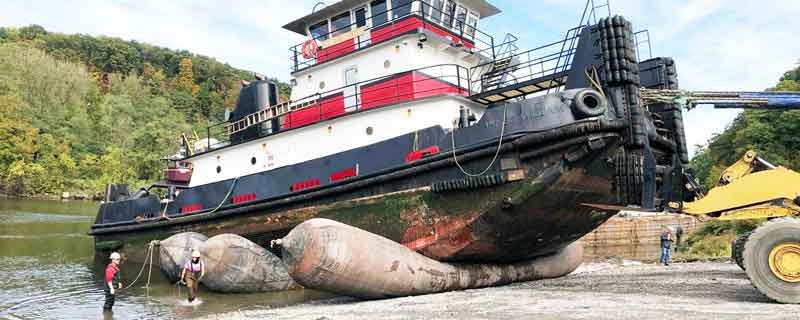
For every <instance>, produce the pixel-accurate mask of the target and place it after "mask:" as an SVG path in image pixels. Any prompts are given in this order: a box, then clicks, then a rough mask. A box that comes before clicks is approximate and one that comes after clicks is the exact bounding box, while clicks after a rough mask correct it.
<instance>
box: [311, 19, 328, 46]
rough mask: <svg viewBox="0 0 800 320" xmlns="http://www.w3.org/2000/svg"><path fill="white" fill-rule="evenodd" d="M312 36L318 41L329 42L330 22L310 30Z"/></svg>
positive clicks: (321, 23) (314, 26)
mask: <svg viewBox="0 0 800 320" xmlns="http://www.w3.org/2000/svg"><path fill="white" fill-rule="evenodd" d="M308 29H309V30H310V31H311V36H312V37H314V39H317V40H320V41H321V40H328V20H325V21H322V22H320V23H317V24H315V25H312V26H311V27H310V28H308Z"/></svg>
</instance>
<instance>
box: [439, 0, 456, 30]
mask: <svg viewBox="0 0 800 320" xmlns="http://www.w3.org/2000/svg"><path fill="white" fill-rule="evenodd" d="M455 14H456V3H455V2H453V1H447V4H446V5H445V6H444V16H442V22H443V23H444V24H445V25H446V26H447V27H448V28H452V27H453V20H454V18H455Z"/></svg>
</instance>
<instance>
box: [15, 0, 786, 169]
mask: <svg viewBox="0 0 800 320" xmlns="http://www.w3.org/2000/svg"><path fill="white" fill-rule="evenodd" d="M606 1H608V2H610V8H611V13H612V14H620V15H624V16H626V17H627V18H628V19H629V20H631V21H632V22H633V24H634V28H635V29H637V30H645V29H646V30H649V34H650V40H651V45H652V49H653V53H652V56H653V57H658V56H661V57H673V58H674V59H675V60H676V65H677V68H678V78H679V82H680V85H681V87H682V88H683V89H687V90H725V91H733V90H752V91H759V90H764V89H766V88H768V87H771V86H774V85H775V84H776V83H777V81H778V79H779V78H780V76H781V75H782V74H783V73H784V72H785V71H788V70H789V69H792V68H794V67H796V66H797V63H798V62H799V61H800V40H798V38H797V36H796V35H797V33H798V32H800V19H798V18H797V17H800V1H796V0H760V1H752V0H648V1H642V0H595V2H596V3H597V5H600V4H602V3H605V2H606ZM317 2H318V1H310V0H293V1H283V0H280V1H279V0H257V1H256V0H228V1H216V0H192V1H189V0H170V1H163V0H61V1H30V0H3V1H2V3H0V26H24V25H29V24H39V25H41V26H43V27H45V29H47V30H49V31H57V32H62V33H84V34H91V35H107V36H115V37H120V38H123V39H126V40H136V41H140V42H147V43H151V44H155V45H158V46H163V47H168V48H172V49H186V50H189V51H192V52H194V53H197V54H202V55H206V56H210V57H214V58H216V59H217V60H219V61H222V62H225V63H229V64H230V65H232V66H234V67H237V68H241V69H246V70H252V71H257V72H259V73H262V74H266V75H269V76H271V77H276V78H279V79H282V80H288V79H289V51H288V49H289V47H291V46H293V45H295V44H298V43H300V42H302V41H303V40H304V39H303V37H302V36H300V35H297V34H294V33H292V32H289V31H286V30H284V29H282V28H281V27H282V26H283V25H284V24H286V23H287V22H290V21H292V20H294V19H296V18H299V17H301V16H304V15H306V14H308V13H310V12H311V8H312V7H313V6H314V4H315V3H317ZM333 2H334V1H328V3H333ZM490 2H491V3H492V4H494V5H495V6H497V7H498V8H499V9H500V10H502V11H503V12H502V13H500V14H499V15H496V16H493V17H489V18H487V19H484V20H482V21H481V22H480V24H479V27H478V28H479V29H481V30H482V31H484V32H486V33H488V34H491V35H493V36H494V37H495V38H500V39H502V37H503V36H504V35H505V34H506V33H512V34H514V35H516V36H517V37H518V38H519V39H520V41H519V46H520V47H521V48H523V49H524V48H534V47H536V46H538V45H542V44H546V43H550V42H553V41H556V40H559V39H561V38H563V37H564V33H565V31H566V30H567V29H569V28H571V27H574V26H575V25H577V23H578V20H579V18H580V14H581V12H582V10H583V7H584V5H585V3H586V2H585V1H584V0H539V1H533V0H495V1H491V0H490ZM642 51H643V52H642V54H643V58H645V57H649V55H648V54H647V50H642ZM737 114H738V111H736V110H715V109H713V108H710V107H700V108H697V109H694V110H691V111H689V112H688V113H686V114H685V116H684V121H685V127H686V135H687V140H688V144H689V146H690V149H691V151H692V153H694V149H695V148H694V146H695V145H704V144H706V142H707V141H708V139H710V138H711V137H712V136H713V134H715V133H720V132H722V131H723V130H724V129H725V127H726V126H727V125H728V124H730V122H731V121H732V120H733V119H734V118H735V117H736V115H737Z"/></svg>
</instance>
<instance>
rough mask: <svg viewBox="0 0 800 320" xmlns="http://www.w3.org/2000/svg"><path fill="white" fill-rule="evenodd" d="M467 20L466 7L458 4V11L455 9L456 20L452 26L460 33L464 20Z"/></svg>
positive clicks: (462, 29)
mask: <svg viewBox="0 0 800 320" xmlns="http://www.w3.org/2000/svg"><path fill="white" fill-rule="evenodd" d="M466 20H467V9H465V8H464V7H463V6H458V11H456V21H455V25H454V26H453V28H455V29H456V31H457V32H459V33H461V32H463V31H464V22H466Z"/></svg>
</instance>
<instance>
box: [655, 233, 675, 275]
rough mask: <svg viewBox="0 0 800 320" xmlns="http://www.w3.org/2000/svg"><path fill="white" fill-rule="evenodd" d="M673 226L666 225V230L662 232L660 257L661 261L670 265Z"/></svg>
mask: <svg viewBox="0 0 800 320" xmlns="http://www.w3.org/2000/svg"><path fill="white" fill-rule="evenodd" d="M673 241H674V240H673V238H672V228H671V227H664V231H663V232H662V233H661V258H660V259H659V261H658V262H659V263H663V264H664V265H665V266H668V265H669V260H670V258H671V256H672V242H673Z"/></svg>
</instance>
